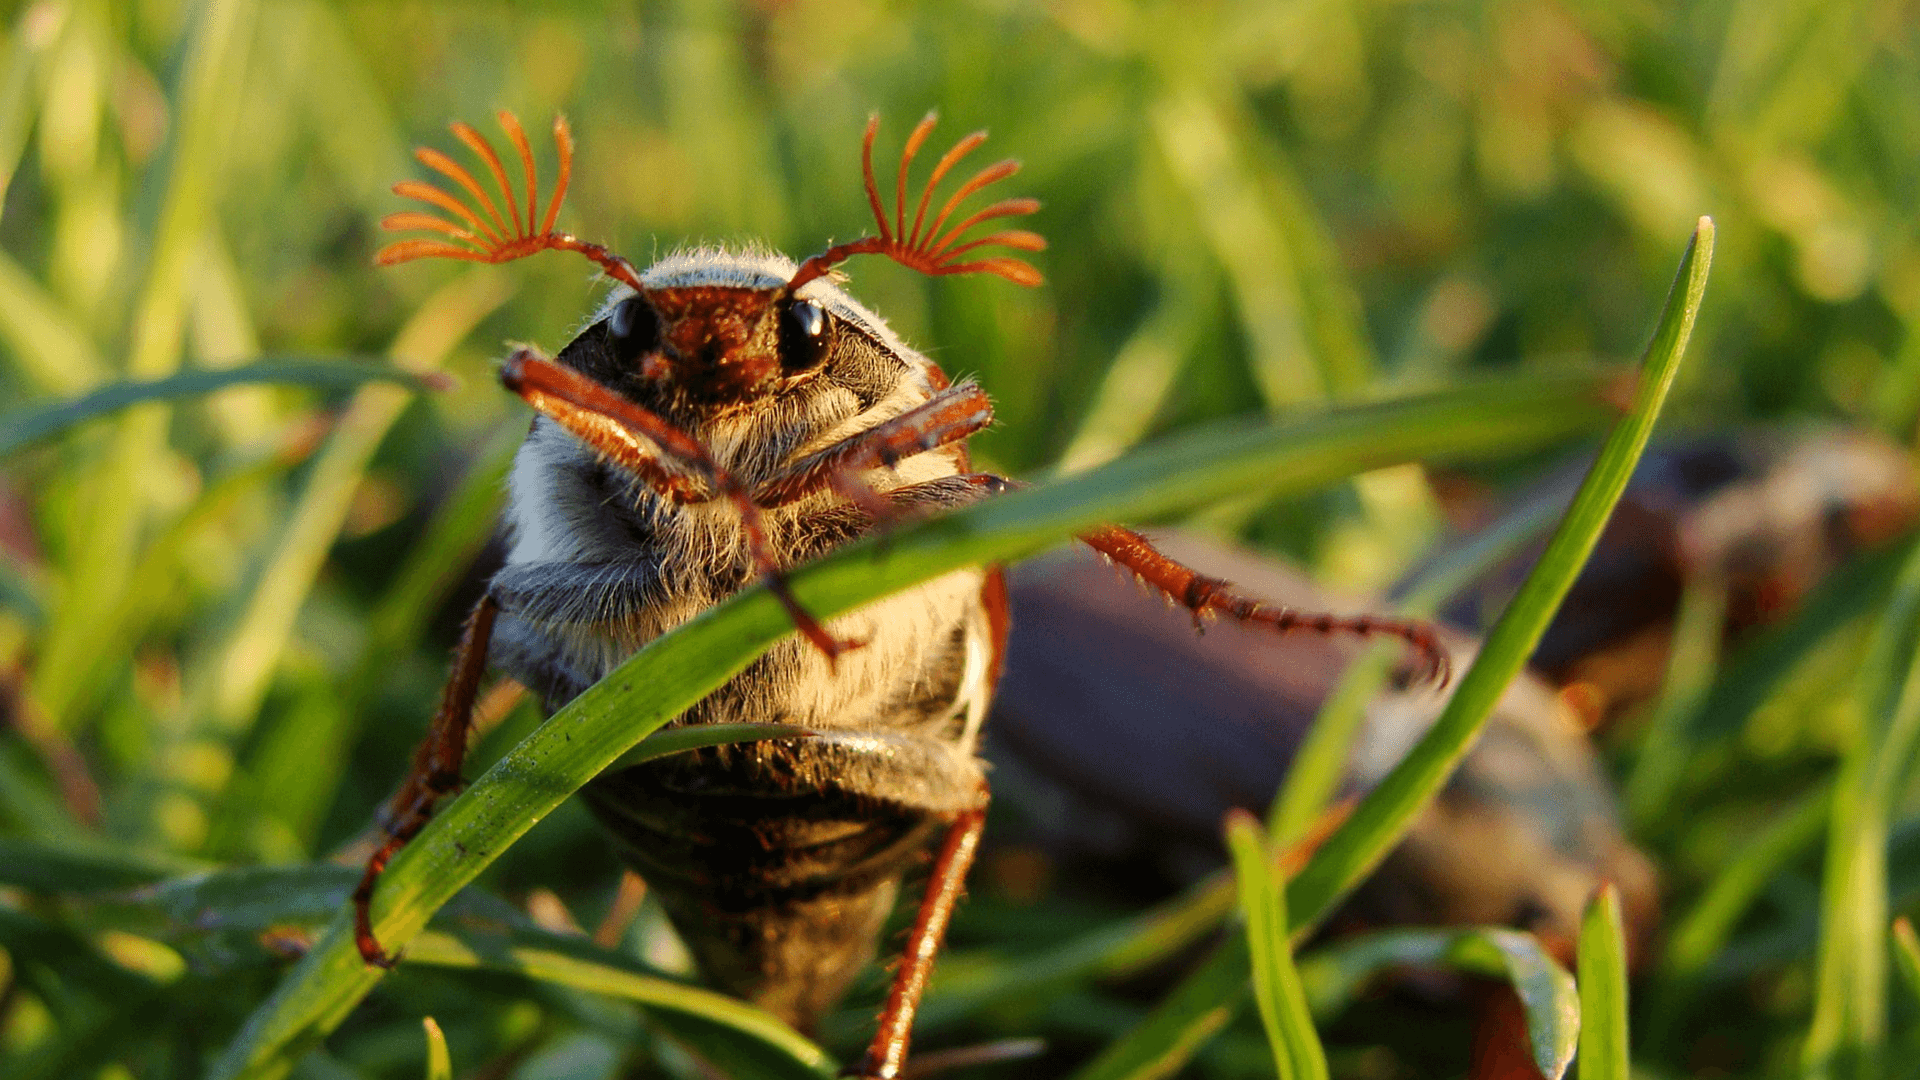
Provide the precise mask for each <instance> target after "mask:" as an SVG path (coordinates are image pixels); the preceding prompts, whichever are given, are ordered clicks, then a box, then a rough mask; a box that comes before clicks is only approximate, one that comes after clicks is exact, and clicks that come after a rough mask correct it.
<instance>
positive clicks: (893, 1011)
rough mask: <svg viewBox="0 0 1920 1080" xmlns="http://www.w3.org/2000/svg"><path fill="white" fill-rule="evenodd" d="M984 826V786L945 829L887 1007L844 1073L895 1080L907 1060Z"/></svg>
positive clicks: (869, 1078) (985, 819)
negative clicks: (977, 800) (975, 801)
mask: <svg viewBox="0 0 1920 1080" xmlns="http://www.w3.org/2000/svg"><path fill="white" fill-rule="evenodd" d="M986 825H987V789H986V785H985V784H982V785H981V787H980V804H979V805H978V806H976V807H974V808H973V809H971V810H963V811H961V812H960V813H959V814H958V815H957V816H955V818H954V820H953V824H952V825H950V826H948V827H947V835H946V839H945V840H943V841H941V843H940V853H939V854H938V855H937V856H935V857H934V860H933V873H932V876H931V877H930V878H929V880H928V881H927V891H926V892H925V894H923V895H922V896H921V898H920V911H919V914H917V915H915V916H914V919H913V929H912V930H911V931H910V932H909V933H908V935H907V948H906V951H905V952H904V953H902V954H901V956H900V966H899V968H898V969H897V970H896V971H895V972H894V973H893V986H892V987H891V988H890V989H889V990H888V991H887V1004H886V1007H885V1008H883V1009H882V1010H881V1012H880V1027H879V1030H877V1031H875V1032H874V1035H873V1042H872V1043H871V1044H869V1045H868V1046H867V1053H866V1056H865V1057H863V1058H861V1060H860V1065H859V1067H858V1068H857V1069H853V1070H851V1071H850V1072H848V1073H845V1074H843V1075H847V1076H856V1077H860V1078H862V1080H894V1078H896V1077H898V1076H899V1075H900V1069H901V1067H902V1066H903V1065H905V1064H906V1061H907V1043H908V1041H909V1040H910V1039H911V1038H912V1036H913V1019H914V1016H915V1015H916V1014H917V1013H918V1012H919V1010H920V996H921V995H922V994H924V993H926V989H927V980H928V978H930V977H931V976H932V974H933V958H934V956H935V954H937V953H938V952H939V951H940V943H941V942H942V941H944V940H945V939H946V936H947V923H948V922H949V921H950V920H951V919H952V918H953V909H954V905H955V904H957V903H958V902H959V900H960V893H961V892H962V891H963V890H964V889H965V887H966V881H967V870H968V869H969V868H970V867H972V866H973V856H974V853H975V852H977V851H978V850H979V847H980V834H981V832H982V831H984V830H985V829H986Z"/></svg>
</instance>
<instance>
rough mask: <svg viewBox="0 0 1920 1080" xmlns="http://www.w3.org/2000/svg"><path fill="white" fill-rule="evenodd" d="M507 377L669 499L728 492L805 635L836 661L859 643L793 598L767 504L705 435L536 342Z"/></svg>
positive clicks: (512, 359)
mask: <svg viewBox="0 0 1920 1080" xmlns="http://www.w3.org/2000/svg"><path fill="white" fill-rule="evenodd" d="M500 381H501V382H503V383H505V384H506V387H507V389H509V390H511V391H513V392H514V393H516V394H519V395H520V396H521V397H522V398H524V399H526V402H527V404H529V405H531V406H533V407H534V409H535V410H537V411H539V412H540V413H541V414H542V415H543V416H546V417H548V418H549V419H551V420H552V421H554V422H555V423H557V424H559V425H560V426H561V427H563V428H565V429H566V430H567V433H568V434H570V435H572V436H573V437H574V438H576V439H579V440H580V441H581V442H584V443H586V444H587V445H588V446H590V447H592V448H593V449H594V450H596V451H598V452H599V453H601V454H603V455H605V456H606V457H607V458H608V459H609V460H611V461H613V462H614V463H615V464H618V465H619V466H621V467H622V468H624V469H626V470H628V471H629V472H631V473H632V474H633V475H634V476H635V477H638V478H639V479H640V480H641V481H642V482H644V483H645V484H647V486H649V487H651V488H653V490H654V491H656V492H658V493H659V494H660V495H661V496H662V497H663V498H667V499H671V500H673V501H675V502H679V503H695V502H706V501H708V500H710V499H713V498H716V497H718V498H724V499H726V500H727V501H728V502H729V503H731V504H732V505H733V508H734V510H735V511H736V512H737V513H738V514H739V516H740V527H741V530H742V531H743V532H745V533H746V538H747V550H748V551H749V552H750V553H751V555H752V558H753V565H754V568H755V569H756V570H758V571H759V572H760V575H761V577H762V579H763V580H764V581H765V582H766V584H767V588H768V590H769V591H771V592H772V593H773V595H774V596H775V597H777V598H779V600H780V603H781V606H783V607H785V608H786V609H787V615H788V616H789V617H790V618H792V619H793V625H794V626H795V628H797V629H798V630H799V631H800V633H801V635H802V636H804V637H805V638H806V639H807V640H808V641H810V642H812V643H813V645H814V647H815V648H817V649H819V650H820V651H821V652H823V653H825V654H826V656H827V659H828V660H829V661H831V660H832V659H833V658H834V657H836V656H839V655H840V654H841V653H843V652H846V651H847V650H848V649H853V648H858V647H859V646H858V643H857V642H848V641H841V640H840V639H838V638H835V637H834V636H832V635H831V634H828V633H827V631H826V628H825V627H823V626H821V625H820V622H819V620H817V619H815V618H814V617H813V616H812V615H810V614H808V613H807V610H806V609H805V608H803V607H801V606H800V603H799V601H797V600H795V599H794V598H793V594H792V593H791V592H789V591H788V590H787V581H786V578H785V577H784V576H783V575H782V574H781V572H780V563H779V560H777V559H775V558H774V555H773V546H772V544H770V543H769V542H768V540H767V526H766V521H765V519H764V517H763V515H762V514H761V512H760V505H759V504H758V503H756V502H754V500H753V498H752V496H751V495H749V494H748V492H747V489H746V488H745V487H744V486H742V485H741V484H740V482H739V481H738V480H735V479H734V478H733V474H731V473H729V472H728V471H727V470H726V469H724V468H722V467H721V466H720V463H719V462H717V461H715V460H713V455H712V454H710V453H708V452H707V448H706V447H704V446H702V445H701V444H700V441H699V440H698V439H695V438H694V437H693V436H691V435H688V434H687V433H686V432H684V431H681V430H680V429H679V428H676V427H674V426H673V425H672V424H670V423H668V422H667V421H666V420H664V419H662V418H660V417H659V416H656V415H654V414H653V413H650V412H648V411H647V410H645V409H643V408H641V407H640V406H638V405H635V404H634V403H633V402H631V401H628V400H627V399H626V398H623V397H621V396H620V395H619V394H616V393H614V392H613V391H611V390H609V389H607V388H606V387H604V386H601V385H600V384H599V383H597V382H594V381H593V380H592V379H589V378H587V377H586V376H585V375H582V374H580V373H579V372H577V371H575V370H573V369H572V368H569V367H562V366H561V365H559V364H556V363H554V362H553V361H551V360H549V359H547V358H546V357H544V356H541V355H540V354H539V353H538V352H536V351H534V350H533V349H528V348H521V349H516V350H514V353H513V355H511V356H509V357H507V361H506V363H504V364H502V365H501V366H500Z"/></svg>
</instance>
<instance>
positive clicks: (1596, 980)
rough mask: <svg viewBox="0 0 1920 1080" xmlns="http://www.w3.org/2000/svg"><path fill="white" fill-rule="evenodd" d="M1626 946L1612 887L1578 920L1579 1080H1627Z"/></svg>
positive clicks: (1609, 885)
mask: <svg viewBox="0 0 1920 1080" xmlns="http://www.w3.org/2000/svg"><path fill="white" fill-rule="evenodd" d="M1627 1062H1628V1057H1627V943H1626V936H1625V934H1624V933H1622V931H1621V928H1620V893H1619V891H1618V890H1616V889H1615V888H1614V887H1613V886H1612V885H1611V884H1608V885H1605V886H1602V887H1601V889H1600V893H1599V895H1597V896H1595V897H1594V898H1593V902H1592V903H1591V904H1588V905H1587V914H1586V917H1585V918H1584V919H1581V920H1580V1080H1627V1073H1628V1070H1627Z"/></svg>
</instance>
